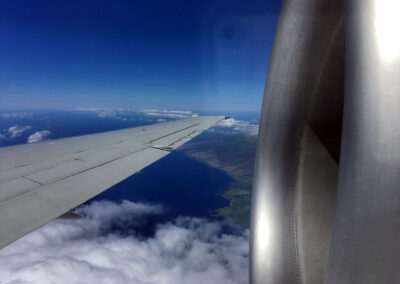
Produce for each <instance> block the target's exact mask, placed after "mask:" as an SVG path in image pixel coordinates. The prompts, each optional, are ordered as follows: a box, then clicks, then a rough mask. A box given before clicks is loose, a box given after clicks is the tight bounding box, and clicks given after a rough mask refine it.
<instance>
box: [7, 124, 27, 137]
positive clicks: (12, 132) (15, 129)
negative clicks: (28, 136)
mask: <svg viewBox="0 0 400 284" xmlns="http://www.w3.org/2000/svg"><path fill="white" fill-rule="evenodd" d="M31 128H32V126H30V125H27V126H19V125H15V126H11V127H10V128H8V130H7V134H8V135H9V136H10V138H16V137H19V136H21V134H22V133H24V132H25V131H28V130H30V129H31Z"/></svg>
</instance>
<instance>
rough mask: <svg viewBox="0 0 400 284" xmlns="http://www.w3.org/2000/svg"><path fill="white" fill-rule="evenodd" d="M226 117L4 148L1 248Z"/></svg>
mask: <svg viewBox="0 0 400 284" xmlns="http://www.w3.org/2000/svg"><path fill="white" fill-rule="evenodd" d="M222 119H223V118H221V117H216V116H200V117H193V118H187V119H182V120H177V121H172V122H166V123H160V124H154V125H149V126H142V127H135V128H129V129H122V130H116V131H110V132H104V133H98V134H91V135H84V136H78V137H70V138H64V139H58V140H52V141H46V142H41V143H35V144H23V145H17V146H10V147H3V148H0V248H2V247H4V246H6V245H8V244H10V243H11V242H13V241H15V240H17V239H19V238H21V237H22V236H24V235H26V234H28V233H29V232H31V231H33V230H35V229H36V228H38V227H40V226H42V225H44V224H46V223H48V222H50V221H51V220H53V219H55V218H57V217H58V216H60V215H63V214H64V213H66V212H68V211H69V210H71V209H73V208H75V207H76V206H78V205H80V204H82V203H84V202H85V201H87V200H89V199H91V198H93V197H94V196H96V195H98V194H99V193H101V192H103V191H104V190H106V189H108V188H110V187H111V186H113V185H115V184H117V183H118V182H120V181H122V180H124V179H126V178H127V177H129V176H131V175H133V174H134V173H136V172H138V171H140V170H141V169H143V168H145V167H146V166H148V165H150V164H152V163H153V162H155V161H157V160H158V159H161V158H162V157H164V156H166V155H167V154H168V153H169V152H170V151H172V150H174V149H176V148H178V147H179V146H181V145H182V144H184V143H186V142H188V141H189V140H191V139H192V138H194V137H196V136H197V135H199V134H200V133H202V132H203V131H205V130H206V129H208V128H209V127H211V126H212V125H214V124H215V123H217V122H218V121H219V120H222Z"/></svg>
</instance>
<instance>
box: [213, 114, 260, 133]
mask: <svg viewBox="0 0 400 284" xmlns="http://www.w3.org/2000/svg"><path fill="white" fill-rule="evenodd" d="M216 127H222V128H229V129H231V130H233V131H234V132H236V133H241V134H246V135H252V136H256V135H257V134H258V124H253V123H250V122H248V121H244V120H236V119H234V118H229V119H226V120H221V121H220V122H219V123H218V124H217V125H216Z"/></svg>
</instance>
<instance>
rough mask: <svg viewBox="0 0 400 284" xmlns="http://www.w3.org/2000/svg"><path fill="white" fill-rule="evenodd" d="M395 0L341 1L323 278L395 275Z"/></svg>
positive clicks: (398, 214) (382, 279) (399, 108)
mask: <svg viewBox="0 0 400 284" xmlns="http://www.w3.org/2000/svg"><path fill="white" fill-rule="evenodd" d="M399 13H400V2H399V1H389V0H353V1H348V2H347V7H346V90H345V105H344V127H343V140H342V151H341V161H340V174H339V190H338V197H337V205H336V216H335V223H334V228H333V238H332V244H331V249H330V255H329V260H328V268H327V273H326V277H325V282H324V283H326V284H336V283H345V284H347V283H349V284H350V283H400V120H399V115H400V33H399V27H400V16H399Z"/></svg>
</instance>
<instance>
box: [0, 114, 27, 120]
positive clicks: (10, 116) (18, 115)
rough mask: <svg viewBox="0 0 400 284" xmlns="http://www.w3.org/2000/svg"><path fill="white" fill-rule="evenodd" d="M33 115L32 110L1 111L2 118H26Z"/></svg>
mask: <svg viewBox="0 0 400 284" xmlns="http://www.w3.org/2000/svg"><path fill="white" fill-rule="evenodd" d="M29 115H32V113H30V112H3V113H0V118H6V119H7V118H24V117H26V116H29Z"/></svg>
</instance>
